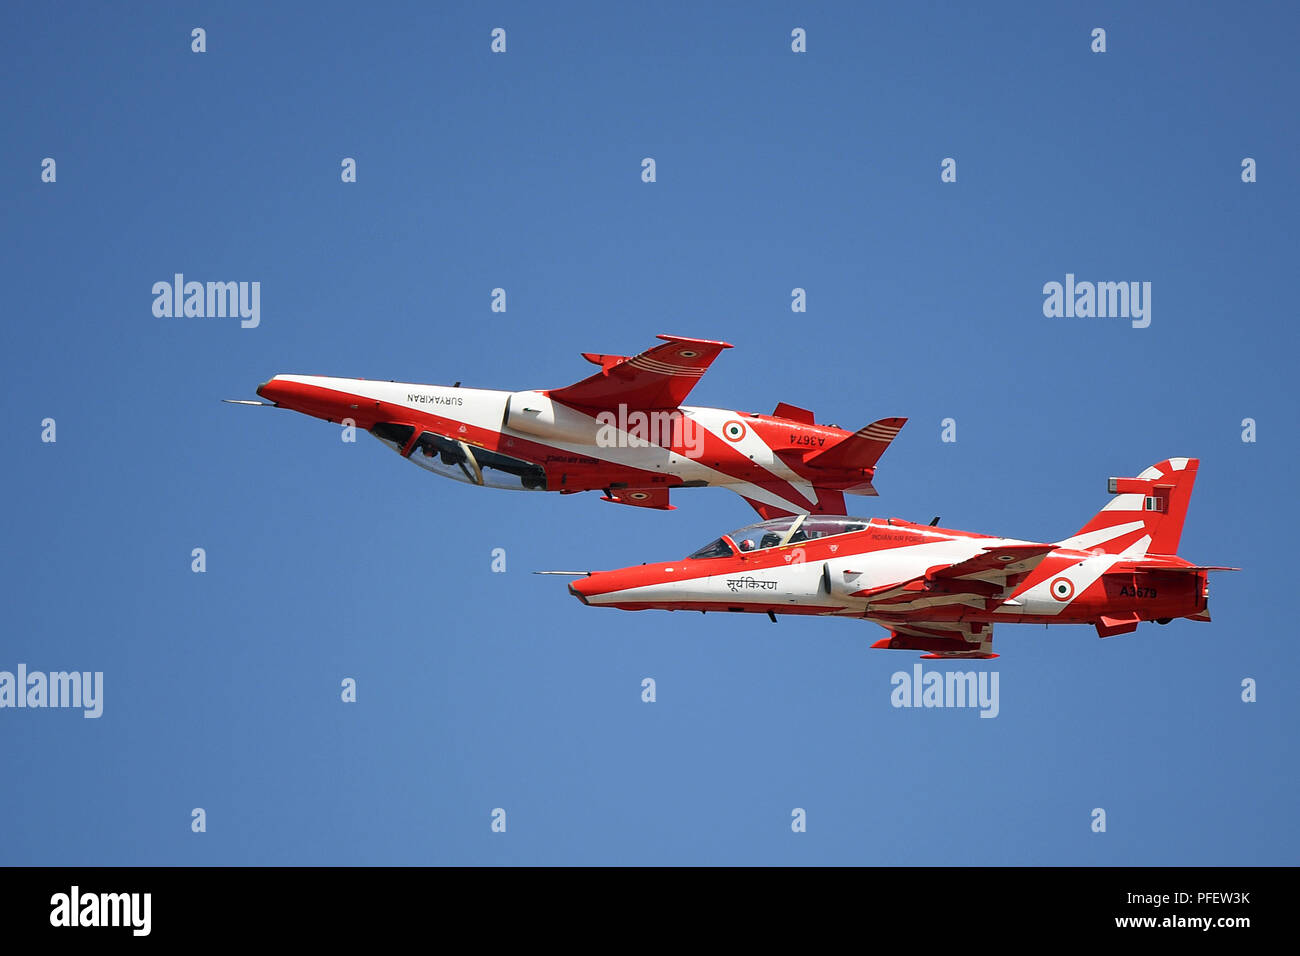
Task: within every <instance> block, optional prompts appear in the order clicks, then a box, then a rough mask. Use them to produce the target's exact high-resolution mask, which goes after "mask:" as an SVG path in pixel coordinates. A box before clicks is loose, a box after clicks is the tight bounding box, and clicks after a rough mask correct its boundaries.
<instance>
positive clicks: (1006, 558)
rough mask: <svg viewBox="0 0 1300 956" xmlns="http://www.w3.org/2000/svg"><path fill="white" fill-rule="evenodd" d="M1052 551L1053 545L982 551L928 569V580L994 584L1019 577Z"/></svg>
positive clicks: (1001, 547) (1017, 546)
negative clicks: (953, 562) (975, 581)
mask: <svg viewBox="0 0 1300 956" xmlns="http://www.w3.org/2000/svg"><path fill="white" fill-rule="evenodd" d="M1054 550H1056V545H1054V544H1029V543H1025V544H1004V545H998V546H995V547H991V548H985V549H984V550H983V551H982V552H981V553H980V554H977V555H975V557H973V558H967V559H966V560H965V561H958V562H957V563H956V564H950V565H947V566H946V567H942V568H931V569H930V571H929V572H928V576H929V577H930V578H932V579H934V580H944V579H952V580H954V581H958V580H967V579H969V580H982V581H997V580H999V579H1007V578H1012V577H1023V576H1024V575H1026V574H1028V573H1029V572H1030V571H1032V570H1034V568H1036V567H1038V565H1039V564H1040V563H1041V562H1042V560H1043V558H1045V557H1047V556H1048V555H1049V554H1050V553H1051V552H1053V551H1054Z"/></svg>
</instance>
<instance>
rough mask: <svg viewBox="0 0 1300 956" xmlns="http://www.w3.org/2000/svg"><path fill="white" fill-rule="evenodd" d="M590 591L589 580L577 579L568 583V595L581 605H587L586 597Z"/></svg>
mask: <svg viewBox="0 0 1300 956" xmlns="http://www.w3.org/2000/svg"><path fill="white" fill-rule="evenodd" d="M590 591H591V578H579V579H578V580H577V581H570V582H569V593H570V594H572V595H573V596H574V597H576V598H577V599H578V600H579V601H581V602H582V603H583V604H586V603H587V595H588V594H589V593H590Z"/></svg>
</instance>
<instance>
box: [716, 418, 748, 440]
mask: <svg viewBox="0 0 1300 956" xmlns="http://www.w3.org/2000/svg"><path fill="white" fill-rule="evenodd" d="M722 437H723V438H725V439H727V441H740V440H741V439H742V438H744V437H745V426H744V425H743V424H742V423H741V422H737V421H730V422H727V424H725V425H723V426H722Z"/></svg>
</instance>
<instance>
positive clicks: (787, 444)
mask: <svg viewBox="0 0 1300 956" xmlns="http://www.w3.org/2000/svg"><path fill="white" fill-rule="evenodd" d="M659 338H660V339H662V340H663V343H662V344H659V345H656V346H654V347H652V348H650V349H647V350H646V351H644V352H642V353H640V354H639V355H635V356H631V357H629V356H625V355H604V354H599V353H593V352H584V353H583V358H585V359H587V361H589V362H591V363H593V364H594V365H596V366H598V367H599V371H598V372H596V373H595V374H594V375H591V376H589V377H587V378H584V379H582V380H581V381H579V382H576V383H574V384H572V385H567V386H565V387H563V388H554V389H549V390H541V391H538V390H530V391H520V392H509V391H496V390H490V389H479V388H461V387H460V383H459V382H458V383H456V384H455V385H452V386H442V385H412V384H406V383H403V382H383V381H370V380H366V379H359V378H326V377H322V376H314V375H276V376H275V377H274V378H272V379H271V380H269V381H267V382H264V383H263V384H262V385H261V386H259V387H258V389H257V394H258V395H259V396H261V397H262V398H264V399H266V400H267V401H266V402H251V401H237V400H231V399H227V401H234V402H235V404H244V405H264V404H271V405H275V406H277V407H280V408H289V409H292V410H294V411H297V412H302V413H303V414H306V415H311V416H313V417H316V418H323V419H325V420H326V421H330V422H337V423H349V424H352V425H355V426H356V427H357V428H361V429H365V430H367V431H369V432H370V434H372V435H374V436H375V437H376V438H377V439H379V440H380V441H381V442H383V443H384V444H385V445H387V446H388V447H389V448H391V449H392V450H393V451H395V452H397V453H398V454H399V455H401V456H402V457H403V458H406V459H407V460H409V461H412V462H414V463H415V464H417V465H419V466H420V467H422V468H426V469H428V470H429V471H431V472H434V473H435V474H439V475H444V476H446V477H448V478H454V479H457V480H459V481H465V482H469V483H471V484H475V485H484V486H488V487H493V488H511V489H523V490H532V491H558V492H560V493H562V494H572V493H575V492H580V491H593V490H596V491H601V492H603V496H602V500H603V501H611V502H614V503H616V504H623V505H633V506H635V507H640V508H656V509H661V510H672V509H673V508H674V507H675V506H674V505H672V504H670V503H669V495H670V493H671V492H672V491H674V490H675V489H678V488H699V487H706V486H718V487H723V488H729V489H730V490H732V491H734V492H736V493H737V494H739V495H741V496H742V497H743V498H744V499H745V500H746V501H748V502H749V503H750V504H751V505H752V506H753V507H754V508H755V509H756V510H757V511H758V513H759V515H760V516H762V517H764V518H775V517H778V516H783V515H796V514H805V513H812V514H819V515H823V514H830V515H843V514H847V508H846V507H845V502H844V496H845V495H846V494H849V495H874V494H876V489H875V487H874V485H873V484H872V479H873V477H874V476H875V470H876V462H877V461H878V460H879V459H880V456H881V455H882V454H883V453H884V451H885V449H886V448H888V447H889V444H890V442H892V441H893V440H894V436H896V435H897V434H898V431H899V429H900V428H902V427H903V423H904V422H906V421H907V419H905V418H884V419H881V420H880V421H877V422H873V423H871V424H870V425H867V426H866V427H864V428H862V429H859V430H858V431H856V432H849V431H845V430H844V429H842V428H839V427H838V426H835V425H819V424H817V423H816V420H815V418H814V415H813V413H812V412H810V411H808V410H806V409H803V408H799V407H797V406H795V405H789V404H786V403H785V402H781V403H780V404H778V405H777V406H776V410H775V411H774V412H773V413H772V414H771V415H759V414H755V413H754V412H740V411H730V410H726V409H720V408H701V407H695V406H688V405H683V404H682V402H684V401H685V400H686V397H687V395H688V394H689V393H690V391H691V389H692V388H693V387H694V386H695V383H696V382H698V381H699V379H700V377H701V376H702V375H703V374H704V373H705V371H707V370H708V368H709V365H710V364H711V363H712V362H713V360H714V359H715V358H716V357H717V356H718V355H719V353H721V352H722V350H723V349H729V348H731V346H730V345H729V344H728V343H726V342H717V341H713V340H710V339H691V338H683V337H681V336H676V335H660V336H659Z"/></svg>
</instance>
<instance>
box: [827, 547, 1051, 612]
mask: <svg viewBox="0 0 1300 956" xmlns="http://www.w3.org/2000/svg"><path fill="white" fill-rule="evenodd" d="M1055 548H1056V546H1055V545H1051V544H1031V543H1028V542H1025V543H1019V544H1001V545H992V546H990V547H986V548H984V549H983V550H982V551H981V552H980V553H979V554H977V555H975V556H974V557H971V558H967V559H966V560H965V561H958V562H957V563H956V564H941V565H938V566H936V567H933V568H930V569H929V570H928V571H926V572H925V574H921V575H918V576H917V577H914V578H911V579H909V580H907V581H900V582H898V583H897V584H886V585H882V586H879V587H874V588H870V589H867V590H862V591H856V592H852V593H853V594H854V596H855V597H865V598H867V599H868V610H867V613H868V616H870V614H871V612H872V611H884V612H887V613H890V614H896V613H907V614H915V613H916V612H919V611H922V610H923V609H924V608H927V607H938V606H945V605H952V604H965V605H968V606H970V607H974V608H979V609H981V610H986V611H991V610H992V609H993V608H995V607H997V606H998V605H999V604H1001V603H1002V602H1003V601H1004V600H1005V599H1006V598H1007V597H1008V596H1009V595H1010V594H1011V593H1012V592H1013V591H1014V590H1015V589H1016V587H1017V586H1018V585H1019V584H1020V582H1022V581H1023V580H1024V579H1025V577H1026V575H1028V574H1029V573H1030V572H1031V571H1033V570H1034V568H1036V567H1038V565H1039V564H1040V563H1041V562H1042V560H1043V558H1045V557H1047V555H1048V554H1050V553H1051V552H1052V551H1053V550H1055ZM851 573H853V572H846V574H851Z"/></svg>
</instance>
